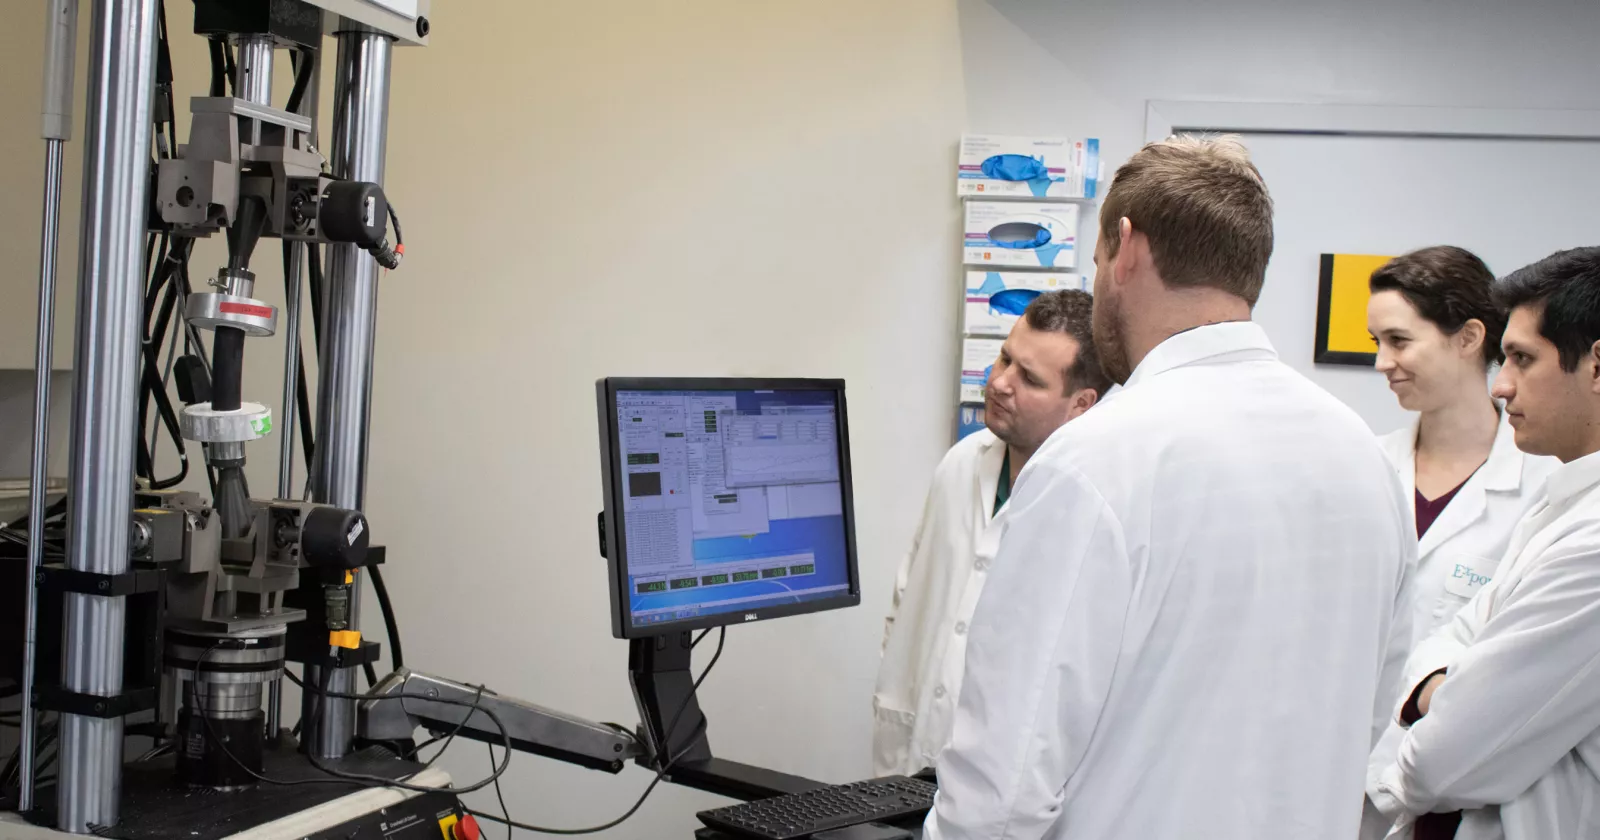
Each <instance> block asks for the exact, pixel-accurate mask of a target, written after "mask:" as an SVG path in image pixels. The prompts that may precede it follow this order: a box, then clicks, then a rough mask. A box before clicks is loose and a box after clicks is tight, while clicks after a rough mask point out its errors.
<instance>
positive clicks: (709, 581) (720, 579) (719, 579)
mask: <svg viewBox="0 0 1600 840" xmlns="http://www.w3.org/2000/svg"><path fill="white" fill-rule="evenodd" d="M727 582H728V576H727V575H706V576H705V577H703V578H701V579H700V585H701V586H717V585H720V584H724V583H727Z"/></svg>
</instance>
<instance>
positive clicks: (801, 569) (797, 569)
mask: <svg viewBox="0 0 1600 840" xmlns="http://www.w3.org/2000/svg"><path fill="white" fill-rule="evenodd" d="M816 570H817V565H816V564H815V563H807V564H805V565H804V566H790V567H789V574H791V575H809V574H811V573H812V572H815V571H816Z"/></svg>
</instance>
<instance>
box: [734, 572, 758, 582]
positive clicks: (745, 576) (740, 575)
mask: <svg viewBox="0 0 1600 840" xmlns="http://www.w3.org/2000/svg"><path fill="white" fill-rule="evenodd" d="M760 579H761V573H760V572H758V571H755V570H754V569H752V570H750V571H748V572H734V573H733V582H734V583H744V582H745V581H747V580H760Z"/></svg>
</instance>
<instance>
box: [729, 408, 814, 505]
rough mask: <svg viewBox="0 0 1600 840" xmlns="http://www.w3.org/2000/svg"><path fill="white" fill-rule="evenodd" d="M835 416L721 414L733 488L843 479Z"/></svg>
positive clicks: (768, 412)
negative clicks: (840, 469)
mask: <svg viewBox="0 0 1600 840" xmlns="http://www.w3.org/2000/svg"><path fill="white" fill-rule="evenodd" d="M834 417H835V415H834V412H833V411H831V410H828V409H817V408H809V407H808V408H801V409H796V410H792V411H773V410H770V409H768V410H763V411H761V412H740V411H725V412H722V417H721V423H722V427H723V430H724V438H723V441H724V447H725V450H726V451H725V457H724V459H723V460H724V464H725V469H726V484H727V485H728V486H729V487H752V486H772V485H784V484H810V483H819V482H829V481H838V480H839V448H838V446H839V445H838V439H837V436H836V432H835V419H834Z"/></svg>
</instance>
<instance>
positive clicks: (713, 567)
mask: <svg viewBox="0 0 1600 840" xmlns="http://www.w3.org/2000/svg"><path fill="white" fill-rule="evenodd" d="M616 405H617V421H618V438H619V444H620V447H621V455H622V460H623V477H622V479H623V490H622V498H623V507H622V510H623V520H624V526H623V527H624V539H625V540H626V546H627V553H626V557H627V565H628V568H627V575H628V592H629V593H630V604H629V611H630V613H631V615H632V616H633V624H634V625H635V626H640V625H649V624H657V623H661V622H668V621H679V620H683V619H691V618H696V617H699V616H705V615H712V614H716V613H728V612H736V611H741V610H742V611H747V612H748V611H753V610H758V609H760V608H762V607H766V606H774V605H777V604H794V603H800V602H804V601H808V600H815V599H818V598H828V597H834V596H838V595H842V594H844V593H845V592H846V591H848V590H849V588H850V571H849V566H848V561H847V558H846V548H845V520H844V499H843V490H842V484H841V483H840V458H839V431H838V429H839V424H838V406H837V404H836V396H835V394H834V392H832V391H619V392H618V393H617V403H616Z"/></svg>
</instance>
